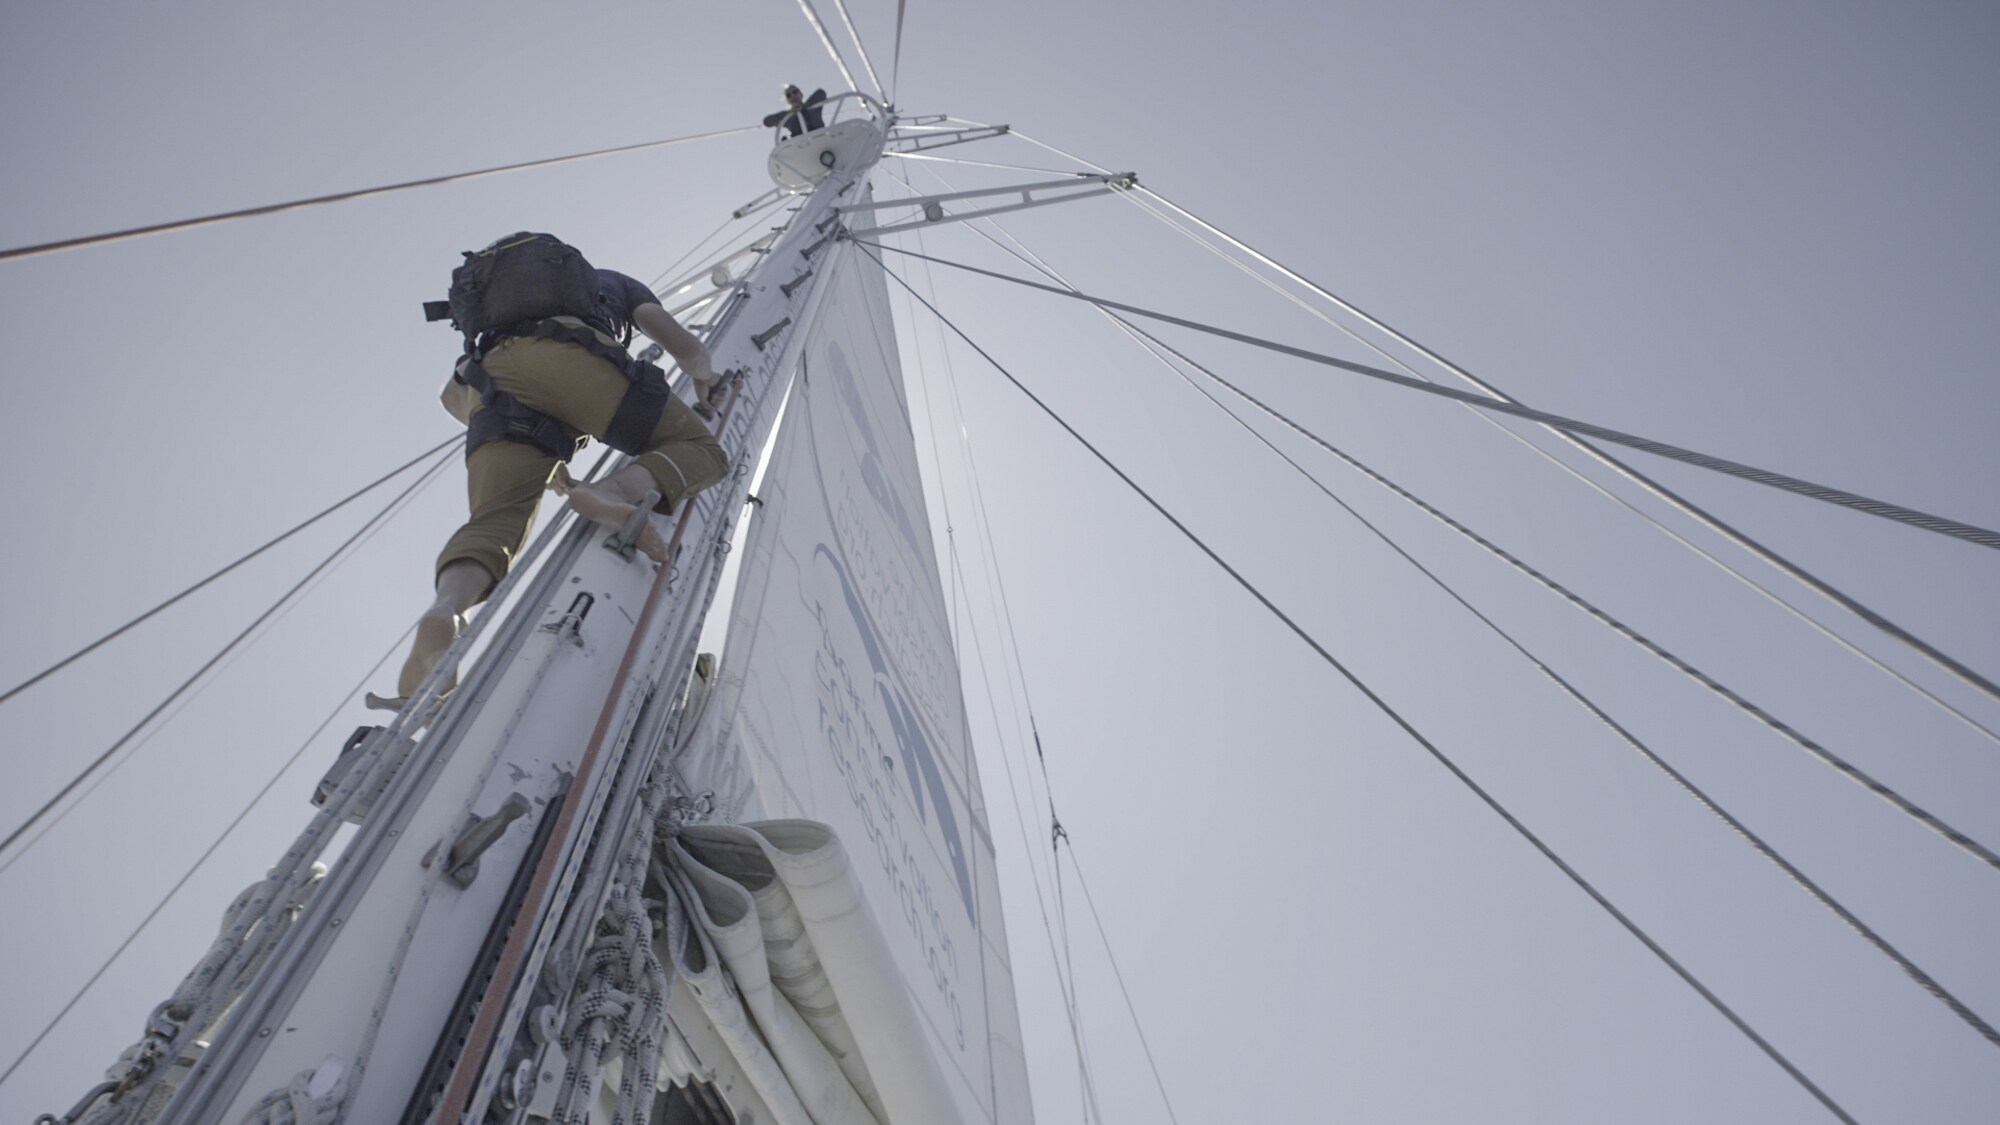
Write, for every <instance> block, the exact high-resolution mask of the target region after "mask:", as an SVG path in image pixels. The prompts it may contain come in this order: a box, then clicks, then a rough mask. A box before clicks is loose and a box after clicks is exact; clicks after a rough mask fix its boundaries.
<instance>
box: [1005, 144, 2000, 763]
mask: <svg viewBox="0 0 2000 1125" xmlns="http://www.w3.org/2000/svg"><path fill="white" fill-rule="evenodd" d="M1029 139H1031V140H1032V138H1029ZM1035 143H1037V144H1039V143H1040V142H1035ZM1044 147H1047V146H1044ZM1149 194H1150V193H1149ZM1133 203H1134V204H1135V205H1136V206H1138V207H1139V209H1140V210H1142V211H1145V212H1146V213H1147V214H1149V215H1151V216H1153V217H1154V218H1155V219H1157V220H1159V221H1160V222H1161V223H1163V224H1165V225H1166V226H1168V227H1171V228H1172V229H1174V230H1175V231H1177V232H1179V233H1180V234H1181V235H1183V236H1184V237H1186V238H1187V239H1189V240H1190V241H1192V242H1194V243H1196V244H1197V245H1199V246H1202V247H1203V248H1205V249H1207V250H1208V251H1209V252H1210V253H1212V254H1214V255H1216V256H1217V257H1219V258H1221V259H1222V260H1223V261H1225V262H1228V263H1229V264H1230V265H1232V266H1234V267H1235V268H1237V269H1238V270H1241V271H1242V272H1243V273H1244V274H1245V275H1247V276H1249V277H1250V278H1252V279H1254V280H1255V281H1257V282H1258V283H1259V284H1261V285H1264V286H1265V287H1267V288H1269V289H1270V290H1271V291H1272V292H1274V293H1277V294H1278V295H1279V296H1281V297H1283V298H1285V299H1286V300H1287V301H1290V302H1292V303H1293V304H1295V305H1297V306H1298V307H1299V308H1301V309H1304V310H1305V311H1306V312H1307V313H1309V314H1311V315H1312V316H1314V317H1317V318H1318V319H1320V320H1322V321H1324V322H1325V323H1327V324H1329V325H1331V326H1333V327H1334V328H1336V329H1338V330H1339V331H1340V332H1342V333H1343V334H1345V335H1346V336H1347V337H1348V338H1350V339H1352V340H1354V341H1355V342H1357V343H1359V344H1361V345H1362V346H1363V347H1366V348H1367V349H1369V350H1370V351H1372V352H1374V353H1376V354H1377V355H1380V356H1382V357H1383V358H1384V359H1387V360H1388V361H1389V362H1391V363H1393V364H1395V365H1396V366H1397V367H1400V368H1402V369H1403V370H1404V371H1407V372H1409V373H1410V374H1412V375H1415V376H1417V377H1418V378H1420V379H1425V380H1426V381H1429V380H1428V377H1427V376H1425V375H1424V374H1423V373H1422V372H1420V371H1418V370H1417V369H1416V368H1415V367H1412V366H1411V365H1410V364H1408V363H1406V362H1404V361H1403V360H1402V359H1400V358H1398V357H1396V356H1394V355H1392V354H1391V353H1389V352H1388V351H1386V350H1385V349H1383V348H1382V347H1381V346H1380V345H1379V344H1376V343H1375V342H1374V341H1372V340H1368V339H1366V338H1365V337H1363V336H1361V335H1360V334H1358V333H1356V332H1355V331H1354V330H1353V329H1352V328H1349V327H1348V326H1347V325H1345V324H1342V323H1340V322H1339V321H1338V320H1335V319H1333V318H1332V317H1330V316H1328V315H1327V314H1326V312H1325V311H1324V310H1322V309H1319V308H1316V307H1314V306H1313V305H1311V304H1310V303H1308V302H1306V301H1305V300H1304V299H1302V298H1301V297H1300V296H1299V295H1298V294H1296V293H1293V292H1292V291H1291V290H1289V289H1286V288H1285V287H1283V286H1281V285H1279V284H1278V283H1277V282H1275V281H1273V280H1272V279H1271V278H1269V277H1267V276H1265V275H1264V274H1262V273H1259V272H1258V271H1256V270H1254V269H1252V268H1250V267H1249V266H1248V265H1246V264H1244V263H1243V262H1242V261H1240V260H1238V259H1237V258H1235V257H1232V256H1231V255H1230V254H1229V252H1228V251H1225V250H1224V249H1222V248H1221V247H1219V246H1217V245H1216V244H1214V243H1213V242H1210V241H1209V240H1208V239H1207V238H1205V237H1203V236H1202V235H1201V234H1199V233H1197V232H1195V231H1193V230H1190V229H1188V228H1187V227H1186V226H1184V225H1183V224H1181V223H1180V221H1179V220H1177V219H1175V218H1173V217H1172V216H1170V215H1168V214H1166V213H1165V212H1163V211H1160V210H1158V209H1156V208H1154V207H1152V206H1151V205H1149V204H1147V203H1146V202H1144V201H1143V200H1138V199H1134V200H1133ZM1363 315H1364V316H1365V315H1366V314H1363ZM1467 409H1468V410H1471V408H1470V407H1468V408H1467ZM1472 413H1473V414H1474V415H1475V416H1476V417H1479V418H1481V419H1483V420H1484V421H1485V422H1487V424H1489V425H1491V426H1493V427H1494V428H1495V429H1497V430H1499V431H1500V432H1501V433H1503V434H1506V435H1507V436H1508V437H1510V438H1512V439H1513V440H1515V441H1517V442H1520V443H1521V444H1522V445H1524V446H1526V447H1527V448H1528V449H1530V450H1533V451H1534V452H1535V454H1536V455H1537V456H1539V457H1541V458H1543V459H1544V460H1546V461H1547V462H1548V463H1549V464H1551V465H1554V466H1555V467H1556V468H1558V469H1560V470H1562V471H1563V472H1564V473H1567V474H1568V475H1569V476H1571V477H1572V478H1574V479H1576V480H1577V481H1579V482H1581V483H1582V484H1583V485H1585V486H1586V487H1588V488H1590V489H1591V490H1593V491H1595V492H1596V493H1597V494H1598V495H1600V496H1603V497H1604V498H1605V499H1607V500H1610V501H1612V502H1613V503H1615V504H1618V505H1619V506H1621V507H1623V508H1624V509H1625V510H1626V511H1629V512H1631V513H1632V514H1633V515H1636V516H1638V517H1639V518H1640V519H1642V520H1644V521H1646V522H1647V523H1649V524H1651V525H1653V527H1655V528H1657V529H1658V530H1659V531H1660V533H1661V534H1663V535H1665V536H1667V537H1668V538H1670V539H1672V540H1673V541H1674V542H1676V543H1679V544H1680V545H1681V546H1683V547H1686V548H1687V549H1688V550H1690V551H1692V552H1694V553H1695V554H1696V555H1698V556H1700V557H1701V558H1702V559H1704V560H1706V561H1707V562H1709V563H1710V564H1711V565H1713V566H1715V567H1716V569H1718V570H1720V571H1722V572H1723V573H1724V574H1727V575H1729V576H1730V577H1731V578H1734V579H1735V580H1736V581H1737V582H1739V583H1741V584H1742V585H1744V586H1747V587H1748V588H1750V589H1751V590H1753V591H1755V592H1756V593H1757V594H1758V595H1759V596H1761V597H1763V598H1764V599H1765V600H1766V601H1769V602H1770V603H1771V604H1773V605H1775V606H1777V607H1778V608H1779V609H1782V610H1784V611H1785V612H1786V613H1788V614H1790V615H1791V616H1792V617H1794V618H1796V619H1797V620H1798V621H1800V622H1801V623H1802V624H1804V625H1805V626H1806V627H1808V628H1810V629H1812V630H1813V631H1814V632H1816V633H1818V634H1819V635H1820V636H1822V637H1825V638H1826V639H1827V640H1829V641H1831V642H1833V644H1834V645H1835V646H1836V647H1838V648H1840V649H1841V650H1843V651H1845V652H1847V653H1849V654H1851V655H1853V656H1854V657H1855V658H1857V659H1859V660H1861V661H1862V662H1863V663H1866V664H1868V665H1869V666H1870V667H1872V668H1874V669H1875V670H1876V671H1878V672H1881V673H1882V674H1883V675H1885V676H1888V677H1889V678H1890V679H1892V680H1894V681H1896V682H1897V683H1899V684H1902V685H1903V686H1904V687H1906V688H1908V689H1909V690H1910V691H1912V692H1914V693H1916V694H1917V695H1919V696H1921V697H1922V698H1923V699H1924V700H1926V701H1927V702H1929V703H1930V704H1931V705H1933V706H1935V707H1937V708H1938V709H1939V710H1941V711H1943V712H1945V713H1946V714H1948V715H1950V716H1951V717H1952V718H1954V719H1956V720H1958V721H1959V722H1961V723H1963V724H1965V725H1966V726H1967V727H1970V728H1971V729H1972V730H1973V731H1975V732H1977V733H1978V734H1979V735H1980V736H1981V737H1983V738H1986V739H1988V740H1990V741H1994V742H2000V734H1996V733H1995V732H1994V731H1993V730H1991V729H1990V728H1988V727H1987V726H1985V725H1984V724H1982V723H1981V722H1979V720H1977V719H1974V718H1973V717H1972V716H1971V715H1968V714H1966V713H1965V712H1964V711H1963V710H1961V709H1960V708H1959V707H1957V706H1955V705H1953V704H1952V703H1950V702H1948V701H1946V700H1945V699H1944V698H1942V697H1941V696H1939V695H1938V694H1937V693H1936V692H1934V691H1932V690H1930V689H1929V688H1927V687H1925V686H1923V685H1922V684H1919V683H1918V682H1916V681H1915V680H1914V679H1911V678H1910V677H1909V675H1907V674H1906V673H1904V672H1903V671H1902V670H1900V669H1898V668H1894V667H1892V666H1890V665H1889V664H1888V663H1887V662H1885V661H1884V660H1882V658H1881V657H1878V656H1876V655H1875V654H1874V653H1871V652H1869V651H1867V650H1866V649H1864V648H1862V647H1861V646H1859V645H1857V644H1855V643H1854V642H1853V641H1851V640H1849V639H1847V638H1846V637H1844V636H1842V635H1840V634H1839V633H1837V632H1835V631H1834V630H1833V629H1831V628H1830V627H1828V626H1827V625H1826V624H1825V623H1823V622H1821V621H1820V620H1818V619H1817V618H1815V617H1813V616H1812V615H1811V614H1809V613H1807V612H1806V611H1805V610H1803V609H1801V608H1799V607H1798V606H1796V605H1794V604H1792V603H1791V602H1790V601H1787V600H1786V599H1785V598H1784V597H1783V596H1782V595H1780V594H1778V593H1777V592H1776V591H1774V590H1772V589H1771V588H1770V587H1768V586H1766V585H1764V584H1763V583H1761V582H1759V581H1757V580H1756V579H1754V578H1752V577H1750V576H1749V575H1747V574H1745V573H1743V572H1742V571H1741V570H1739V569H1737V568H1736V567H1735V566H1733V565H1731V564H1730V563H1729V562H1727V561H1725V560H1723V559H1721V558H1719V557H1717V556H1716V555H1715V553H1714V552H1712V551H1710V550H1708V549H1707V548H1705V547H1703V546H1701V545H1700V544H1698V543H1696V542H1694V541H1693V540H1691V539H1689V538H1688V537H1687V536H1685V535H1682V534H1681V533H1680V532H1679V531H1676V530H1674V529H1673V528H1671V527H1668V526H1667V525H1666V524H1665V523H1663V522H1661V521H1660V519H1659V518H1658V517H1657V516H1655V515H1653V513H1651V512H1648V511H1646V510H1645V509H1643V508H1641V507H1639V506H1638V505H1637V504H1634V503H1633V502H1632V501H1631V500H1628V499H1626V498H1625V497H1624V496H1621V495H1619V494H1618V493H1616V492H1613V491H1611V489H1609V488H1607V487H1605V486H1604V485H1603V484H1600V483H1599V482H1598V481H1596V480H1594V479H1592V478H1591V477H1590V476H1588V475H1586V474H1584V473H1583V472H1582V471H1581V470H1579V469H1577V468H1576V467H1574V466H1572V465H1570V464H1569V463H1568V462H1567V461H1564V460H1563V459H1561V458H1559V457H1557V456H1556V455H1555V454H1553V453H1551V452H1549V451H1548V450H1547V449H1544V448H1542V447H1541V446H1540V445H1539V444H1537V443H1536V442H1534V441H1532V440H1530V439H1529V438H1528V437H1527V436H1526V435H1524V434H1520V433H1517V432H1515V431H1514V430H1513V429H1512V428H1510V427H1508V426H1506V425H1503V424H1502V423H1501V422H1500V420H1499V419H1497V418H1493V417H1490V416H1488V415H1485V414H1482V413H1480V412H1479V411H1477V410H1472ZM1570 444H1572V445H1575V446H1577V447H1578V448H1582V447H1581V446H1580V445H1578V443H1577V442H1575V441H1571V442H1570ZM1586 452H1588V451H1586ZM1591 455H1592V456H1593V458H1595V459H1596V460H1597V461H1599V462H1600V463H1602V464H1606V465H1614V463H1615V464H1616V465H1622V464H1623V462H1615V459H1613V458H1611V457H1610V456H1609V455H1608V454H1604V453H1603V452H1602V451H1597V452H1594V453H1592V454H1591ZM1626 468H1627V469H1629V468H1630V467H1629V466H1626ZM1635 472H1636V470H1634V471H1629V472H1627V471H1621V475H1623V476H1625V477H1627V478H1628V479H1632V480H1633V482H1634V483H1635V484H1637V483H1640V482H1639V481H1638V480H1637V479H1636V477H1635ZM1663 499H1665V497H1663ZM1690 506H1691V505H1687V504H1685V503H1683V504H1682V507H1681V510H1682V511H1683V512H1684V513H1685V514H1688V515H1689V516H1690V517H1691V518H1693V517H1696V513H1695V512H1691V511H1688V510H1687V509H1688V508H1689V507H1690ZM1703 515H1705V513H1703ZM1709 518H1710V519H1711V520H1712V519H1713V517H1709ZM1780 561H1783V560H1780ZM1794 577H1797V578H1799V580H1800V581H1801V582H1802V583H1803V584H1805V585H1806V586H1807V588H1808V589H1817V588H1818V587H1819V586H1824V587H1825V589H1823V590H1819V592H1820V593H1822V594H1824V595H1825V596H1826V597H1828V598H1829V599H1830V600H1833V601H1834V602H1835V604H1837V605H1843V606H1844V607H1845V608H1847V609H1849V611H1850V612H1852V613H1854V614H1855V615H1857V616H1859V617H1861V618H1862V619H1863V620H1864V621H1865V622H1869V623H1871V624H1876V625H1877V626H1878V627H1879V628H1881V629H1882V630H1883V631H1884V632H1888V633H1889V634H1890V635H1891V636H1892V637H1894V638H1896V639H1899V640H1904V642H1905V643H1906V644H1909V645H1911V647H1914V648H1916V649H1917V650H1918V651H1919V652H1920V653H1923V654H1925V655H1926V656H1929V657H1930V658H1931V659H1932V661H1933V663H1936V664H1938V665H1939V666H1940V667H1944V668H1946V670H1947V671H1952V670H1953V669H1954V667H1956V668H1957V669H1958V671H1957V672H1955V673H1954V674H1958V675H1959V678H1960V679H1961V680H1965V681H1966V682H1967V683H1970V684H1971V685H1972V686H1973V687H1975V688H1977V687H1980V678H1979V676H1978V674H1977V673H1974V672H1971V671H1970V670H1969V669H1965V668H1964V667H1963V666H1962V665H1958V664H1957V662H1956V661H1954V660H1952V658H1951V657H1949V656H1946V655H1944V654H1943V653H1938V652H1936V651H1935V650H1931V649H1930V647H1929V646H1928V645H1926V644H1925V643H1924V642H1923V641H1922V640H1920V639H1917V638H1914V637H1908V635H1907V634H1904V633H1903V632H1902V630H1901V628H1900V627H1899V626H1897V625H1896V624H1895V623H1894V622H1892V621H1889V620H1888V619H1887V618H1884V617H1882V616H1881V615H1880V614H1877V613H1875V612H1874V611H1873V610H1871V609H1869V608H1868V607H1867V606H1864V605H1862V604H1861V603H1860V602H1858V601H1854V599H1852V598H1849V597H1848V596H1847V595H1845V594H1843V593H1841V592H1840V591H1838V590H1835V589H1833V587H1831V586H1827V585H1826V584H1825V583H1823V582H1821V581H1820V580H1819V579H1817V578H1815V577H1813V576H1812V575H1811V574H1809V573H1806V572H1805V571H1803V570H1799V571H1798V572H1797V573H1796V574H1795V575H1794ZM1829 591H1830V592H1829ZM1847 603H1852V604H1851V605H1849V604H1847ZM1905 638H1907V639H1905ZM1927 650H1928V651H1927ZM1982 690H1983V689H1982Z"/></svg>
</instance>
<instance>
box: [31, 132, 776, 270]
mask: <svg viewBox="0 0 2000 1125" xmlns="http://www.w3.org/2000/svg"><path fill="white" fill-rule="evenodd" d="M762 128H763V126H761V125H744V126H740V127H738V128H735V129H717V130H715V131H714V132H710V133H693V134H690V135H688V136H685V137H670V138H668V139H666V140H663V141H647V142H645V143H643V144H636V145H619V146H617V147H615V148H600V149H597V150H595V151H592V152H579V153H576V154H574V155H571V156H553V157H549V158H548V159H545V160H528V161H523V162H522V163H519V164H502V165H500V166H499V167H497V168H481V169H479V170H478V171H474V172H454V173H452V174H450V175H448V176H431V177H428V178H426V179H422V180H405V181H404V182H402V183H400V184H387V185H384V186H382V187H372V188H362V189H361V190H359V191H342V192H335V193H334V194H332V195H316V196H313V197H312V198H310V199H295V200H292V201H291V202H290V203H267V204H265V205H264V206H262V207H245V208H243V209H242V210H240V211H223V212H219V213H217V214H214V215H203V216H201V217H200V218H195V219H180V220H177V221H175V222H171V223H154V224H153V225H151V226H144V227H131V228H128V229H126V230H118V231H111V232H109V233H106V234H93V235H88V236H85V237H83V238H66V239H63V240H61V241H59V242H43V243H39V244H37V245H34V246H17V247H15V248H14V249H12V250H0V262H4V261H8V260H10V259H13V258H32V257H35V256H36V255H39V254H54V253H58V252H60V251H63V250H77V249H81V248H82V247H85V246H100V245H103V244H104V243H107V242H123V241H125V240H126V239H130V238H144V237H145V236H147V235H149V234H165V233H167V232H169V231H177V230H187V229H189V228H191V227H203V226H210V225H213V224H215V223H226V222H229V221H230V220H232V219H247V218H250V217H251V216H253V215H273V214H276V213H278V212H280V211H291V210H296V209H297V208H300V207H314V206H318V205H319V204H322V203H340V202H343V201H345V200H349V199H362V198H365V197H367V196H371V195H387V194H388V193H390V192H393V191H404V190H406V189H408V188H419V187H430V186H431V185H433V184H449V183H455V182H457V181H460V180H475V179H478V178H480V177H481V176H497V175H500V174H501V173H502V172H519V171H522V170H523V169H527V168H546V167H549V166H550V165H554V164H568V163H571V162H572V161H577V160H590V159H593V158H595V157H599V156H612V155H615V154H617V153H621V152H638V151H640V150H641V149H649V148H664V147H666V146H667V145H679V144H686V143H688V142H689V141H705V140H710V139H712V138H715V137H729V136H734V135H736V134H737V133H748V132H753V131H756V130H759V129H762Z"/></svg>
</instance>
